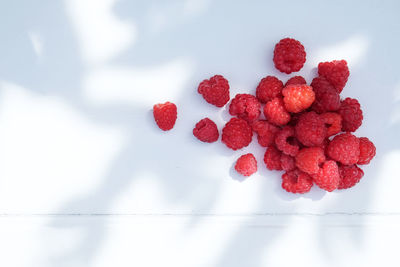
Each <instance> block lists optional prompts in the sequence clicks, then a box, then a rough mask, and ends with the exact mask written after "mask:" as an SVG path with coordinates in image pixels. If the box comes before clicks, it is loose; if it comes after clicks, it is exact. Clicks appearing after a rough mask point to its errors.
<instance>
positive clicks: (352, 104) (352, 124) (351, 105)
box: [339, 97, 363, 132]
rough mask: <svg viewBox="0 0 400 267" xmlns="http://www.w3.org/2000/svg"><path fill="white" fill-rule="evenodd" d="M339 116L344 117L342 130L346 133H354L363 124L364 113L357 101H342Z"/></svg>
mask: <svg viewBox="0 0 400 267" xmlns="http://www.w3.org/2000/svg"><path fill="white" fill-rule="evenodd" d="M339 114H340V115H341V116H342V130H343V131H344V132H354V131H356V130H357V129H358V128H359V127H360V126H361V124H362V120H363V113H362V110H361V106H360V103H359V102H358V100H357V99H354V98H350V97H348V98H346V99H344V100H342V102H341V105H340V108H339Z"/></svg>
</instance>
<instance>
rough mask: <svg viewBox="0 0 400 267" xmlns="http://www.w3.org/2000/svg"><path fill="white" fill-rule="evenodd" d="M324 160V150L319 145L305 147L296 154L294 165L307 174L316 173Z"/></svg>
mask: <svg viewBox="0 0 400 267" xmlns="http://www.w3.org/2000/svg"><path fill="white" fill-rule="evenodd" d="M324 161H325V155H324V150H323V149H322V148H320V147H305V148H303V149H301V150H300V151H299V153H298V154H297V156H296V166H297V167H298V168H299V169H300V170H302V171H303V172H306V173H309V174H314V173H317V172H318V171H319V169H320V167H319V165H320V164H321V163H323V162H324Z"/></svg>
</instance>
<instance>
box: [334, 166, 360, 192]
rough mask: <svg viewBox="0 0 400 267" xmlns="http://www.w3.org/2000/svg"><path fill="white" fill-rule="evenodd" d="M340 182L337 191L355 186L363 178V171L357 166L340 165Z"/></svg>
mask: <svg viewBox="0 0 400 267" xmlns="http://www.w3.org/2000/svg"><path fill="white" fill-rule="evenodd" d="M339 173H340V182H339V186H338V189H347V188H350V187H353V186H355V185H356V184H357V183H358V182H359V181H360V180H361V178H362V177H363V176H364V172H363V170H361V169H360V168H358V167H357V165H350V166H346V165H341V166H339Z"/></svg>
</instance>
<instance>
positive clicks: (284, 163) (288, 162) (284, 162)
mask: <svg viewBox="0 0 400 267" xmlns="http://www.w3.org/2000/svg"><path fill="white" fill-rule="evenodd" d="M281 167H282V170H284V171H291V170H294V169H296V162H295V159H294V157H292V156H289V155H286V154H284V153H282V155H281Z"/></svg>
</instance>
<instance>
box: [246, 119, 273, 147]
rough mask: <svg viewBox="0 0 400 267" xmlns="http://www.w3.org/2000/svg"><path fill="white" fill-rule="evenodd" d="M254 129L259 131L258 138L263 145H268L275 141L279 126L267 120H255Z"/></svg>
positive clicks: (256, 131)
mask: <svg viewBox="0 0 400 267" xmlns="http://www.w3.org/2000/svg"><path fill="white" fill-rule="evenodd" d="M252 128H253V131H254V132H255V133H257V140H258V143H259V144H260V145H261V146H264V147H267V146H270V145H272V144H274V142H275V135H276V133H277V132H278V131H279V128H278V127H276V126H275V125H273V124H271V123H269V122H268V121H265V120H259V121H255V122H253V124H252Z"/></svg>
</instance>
